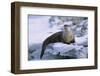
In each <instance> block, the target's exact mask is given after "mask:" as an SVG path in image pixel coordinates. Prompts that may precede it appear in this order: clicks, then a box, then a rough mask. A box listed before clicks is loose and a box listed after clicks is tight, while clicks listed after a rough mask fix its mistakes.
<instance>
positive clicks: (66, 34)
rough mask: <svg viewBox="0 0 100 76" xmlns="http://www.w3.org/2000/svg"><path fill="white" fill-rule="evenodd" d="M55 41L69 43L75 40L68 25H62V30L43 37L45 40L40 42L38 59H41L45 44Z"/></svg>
mask: <svg viewBox="0 0 100 76" xmlns="http://www.w3.org/2000/svg"><path fill="white" fill-rule="evenodd" d="M56 42H62V43H65V44H70V43H74V42H75V40H74V35H73V32H72V30H71V29H70V27H69V26H68V27H67V25H64V30H63V31H60V32H57V33H54V34H53V35H51V36H49V37H48V38H47V39H45V41H44V42H43V44H42V51H41V55H40V59H42V57H43V54H44V52H45V49H46V46H47V45H48V44H50V43H56Z"/></svg>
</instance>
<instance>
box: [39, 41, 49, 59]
mask: <svg viewBox="0 0 100 76" xmlns="http://www.w3.org/2000/svg"><path fill="white" fill-rule="evenodd" d="M46 46H47V43H45V42H44V43H43V45H42V51H41V54H40V59H42V57H43V55H44V52H45V49H46Z"/></svg>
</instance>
